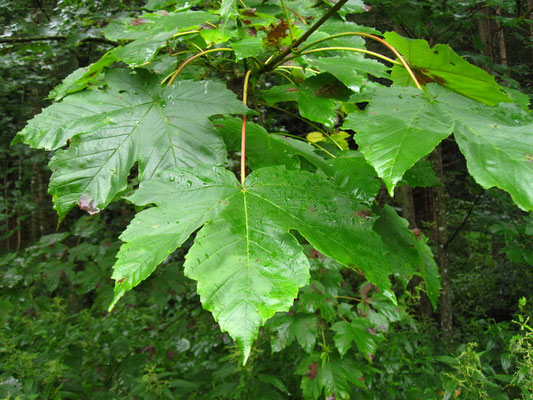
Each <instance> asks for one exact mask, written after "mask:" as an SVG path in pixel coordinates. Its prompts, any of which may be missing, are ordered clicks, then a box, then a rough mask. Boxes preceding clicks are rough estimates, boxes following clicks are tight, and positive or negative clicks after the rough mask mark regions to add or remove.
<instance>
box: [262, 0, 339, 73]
mask: <svg viewBox="0 0 533 400" xmlns="http://www.w3.org/2000/svg"><path fill="white" fill-rule="evenodd" d="M347 2H348V0H339V1H338V2H337V4H335V5H334V6H333V7H331V8H330V9H329V11H328V12H327V13H325V14H324V15H323V16H322V17H321V18H320V19H319V20H318V21H316V22H315V23H314V24H313V25H312V26H311V27H310V28H309V29H308V30H307V31H305V33H304V34H303V35H302V36H300V37H299V38H298V39H296V41H295V42H294V43H292V44H291V45H290V46H289V47H287V48H286V49H285V50H284V51H282V52H281V53H280V54H278V55H277V56H276V57H274V58H272V59H270V61H267V62H266V63H265V65H264V66H263V68H261V69H260V70H259V74H261V73H263V72H266V71H270V70H272V69H273V68H274V67H275V66H276V65H277V64H279V62H280V61H281V60H283V59H284V58H285V57H286V56H287V55H289V53H291V52H292V51H293V49H295V48H297V47H298V46H299V45H301V44H302V43H303V42H305V41H306V40H307V38H308V37H309V36H311V34H312V33H313V32H314V31H316V30H317V29H318V28H319V27H320V26H322V24H323V23H324V22H326V21H327V20H328V19H330V17H331V16H332V15H333V14H335V13H336V12H337V11H339V10H340V9H341V7H342V6H343V5H345V4H346V3H347Z"/></svg>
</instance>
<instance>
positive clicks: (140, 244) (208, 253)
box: [113, 166, 390, 360]
mask: <svg viewBox="0 0 533 400" xmlns="http://www.w3.org/2000/svg"><path fill="white" fill-rule="evenodd" d="M194 171H195V172H192V171H191V170H190V169H178V170H175V171H174V172H173V173H166V174H164V175H163V176H162V177H161V178H159V179H152V180H150V181H148V182H145V183H143V184H141V188H140V189H139V190H138V191H137V192H136V194H134V195H133V196H132V197H131V200H132V201H133V202H134V203H135V204H137V205H146V204H148V203H154V204H156V205H157V207H155V208H150V209H148V210H145V211H142V212H141V213H139V214H138V215H137V216H136V217H135V219H134V220H133V221H132V223H131V224H130V226H129V227H128V229H127V230H126V231H125V232H124V234H123V236H122V237H121V238H122V239H123V240H125V241H126V243H125V244H124V245H123V247H122V248H121V250H120V252H119V255H118V261H117V265H116V266H115V270H114V273H113V278H114V279H115V280H116V287H115V300H114V302H113V304H115V303H116V301H117V300H118V299H119V298H120V297H122V296H123V295H124V293H125V292H126V291H127V290H129V289H131V288H132V287H134V286H135V285H137V284H138V283H139V282H140V281H142V280H143V279H145V278H146V277H147V276H148V275H149V274H150V273H151V272H152V271H153V270H154V268H155V267H156V266H157V265H158V264H159V263H161V262H162V261H163V260H164V259H165V258H166V257H167V256H168V255H169V254H170V253H171V252H172V251H174V250H175V249H176V248H177V247H179V246H180V245H181V244H182V243H183V241H184V240H185V239H186V238H187V237H188V236H189V235H190V234H191V233H192V232H193V231H194V230H195V229H198V228H200V227H201V226H202V225H204V224H205V226H204V227H203V228H202V229H201V230H200V231H199V233H198V234H197V236H196V240H195V243H194V245H193V246H192V247H191V249H190V250H189V253H188V254H187V256H186V262H185V274H186V275H187V276H188V277H190V278H192V279H195V280H197V281H198V293H199V295H200V298H201V300H202V304H203V306H204V308H206V309H207V310H209V311H211V312H212V313H213V315H214V317H215V319H216V320H217V321H218V323H219V325H220V327H221V329H222V330H223V331H227V332H228V333H229V334H230V336H231V337H233V338H234V339H236V340H237V342H238V344H239V346H240V348H241V349H242V351H243V354H244V359H245V360H246V359H247V357H248V355H249V353H250V349H251V345H252V343H253V341H254V339H255V338H256V336H257V332H258V329H259V327H260V326H262V325H263V324H264V323H265V321H266V320H267V319H268V318H270V317H272V316H273V315H274V313H275V312H277V311H287V310H288V309H289V307H290V306H291V304H292V302H293V300H294V298H295V297H296V296H297V293H298V288H300V287H302V286H304V285H305V284H306V283H307V282H308V280H309V264H308V261H307V258H306V257H305V255H304V253H303V251H302V248H301V246H300V245H299V243H298V241H297V240H296V239H295V238H294V237H293V236H292V235H291V233H290V231H291V230H292V229H295V230H297V231H299V232H300V234H302V235H303V236H304V237H305V238H306V239H307V240H308V241H309V242H310V243H311V244H312V245H313V246H314V247H315V248H316V249H317V250H319V251H320V252H321V253H323V254H325V255H327V256H331V257H333V258H335V259H337V260H338V261H340V262H341V263H343V264H344V265H347V266H349V267H352V268H358V269H359V270H360V271H362V272H363V273H365V274H366V276H367V278H368V279H369V280H370V281H371V282H373V283H375V284H376V285H377V286H379V287H380V288H381V289H382V290H384V291H385V292H386V293H390V291H389V288H390V281H389V280H388V274H389V273H390V266H389V260H388V258H387V257H386V248H385V246H384V244H383V243H382V241H381V239H380V237H379V236H378V235H377V234H376V233H375V232H374V231H373V230H372V221H373V218H371V217H368V216H366V215H359V214H358V210H360V209H361V206H360V205H359V203H358V201H357V199H356V198H355V197H354V196H353V195H351V194H349V193H346V192H344V191H342V190H340V189H339V188H337V187H336V186H335V185H333V184H332V183H330V182H329V181H328V180H326V179H325V178H324V177H321V176H319V175H315V174H311V173H308V172H304V171H289V170H286V169H285V168H282V167H270V168H262V169H258V170H256V171H254V173H252V174H251V175H250V176H248V177H247V178H246V182H245V187H244V188H241V187H240V185H239V183H238V181H237V180H236V179H235V178H234V177H232V176H231V174H230V173H229V172H227V171H225V170H223V169H220V168H215V167H200V166H199V167H196V168H195V170H194ZM177 204H179V205H180V206H179V207H176V205H177ZM206 222H207V223H206Z"/></svg>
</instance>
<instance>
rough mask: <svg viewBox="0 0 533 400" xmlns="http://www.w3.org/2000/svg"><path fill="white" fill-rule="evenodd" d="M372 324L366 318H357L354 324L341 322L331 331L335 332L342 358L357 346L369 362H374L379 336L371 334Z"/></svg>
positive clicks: (336, 342) (336, 344)
mask: <svg viewBox="0 0 533 400" xmlns="http://www.w3.org/2000/svg"><path fill="white" fill-rule="evenodd" d="M370 328H372V324H371V323H370V321H369V320H368V319H366V318H356V319H354V320H352V322H350V323H348V322H345V321H339V322H336V323H335V324H333V326H332V327H331V329H332V330H333V331H334V332H335V336H334V337H333V340H334V341H335V347H337V350H339V353H340V354H341V356H344V355H345V354H346V353H347V352H348V350H350V349H351V348H352V346H353V344H355V345H356V346H357V349H358V350H359V351H360V352H361V353H363V354H364V355H365V358H366V359H367V360H372V358H373V356H374V355H375V354H376V350H377V343H376V340H375V339H376V338H378V337H377V336H375V335H373V334H372V333H370V331H369V329H370Z"/></svg>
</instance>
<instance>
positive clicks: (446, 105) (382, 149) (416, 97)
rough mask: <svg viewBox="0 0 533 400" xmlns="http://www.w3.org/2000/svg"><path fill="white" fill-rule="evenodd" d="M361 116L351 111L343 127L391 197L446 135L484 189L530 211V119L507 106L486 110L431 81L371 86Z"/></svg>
mask: <svg viewBox="0 0 533 400" xmlns="http://www.w3.org/2000/svg"><path fill="white" fill-rule="evenodd" d="M366 99H368V100H370V104H369V106H368V107H367V109H366V110H365V112H354V113H351V114H350V115H349V117H348V119H347V121H346V122H345V124H344V127H345V128H350V129H353V130H355V131H356V132H357V134H356V135H355V136H354V138H355V141H356V142H357V144H358V145H359V146H360V148H359V150H360V151H361V152H362V153H363V154H364V156H365V158H366V159H367V161H368V162H369V163H370V164H371V165H372V166H373V167H374V168H375V169H376V171H377V173H378V175H379V176H380V177H381V178H382V179H383V180H384V181H385V184H386V185H387V189H388V190H389V193H391V195H392V194H393V191H394V187H395V186H396V184H397V183H398V182H399V181H400V179H401V178H402V176H403V175H404V173H405V172H406V171H407V170H408V169H409V168H411V167H412V166H413V165H414V164H415V163H416V162H417V161H418V160H419V159H420V158H422V157H424V156H425V155H427V154H428V153H430V152H431V150H433V148H434V147H435V146H436V145H437V144H438V143H439V142H440V141H441V140H442V139H444V138H445V137H447V136H448V135H449V134H450V133H451V132H454V136H455V139H456V141H457V143H458V145H459V148H460V149H461V151H462V152H463V154H464V155H465V158H466V161H467V166H468V170H469V171H470V173H471V174H472V176H473V177H474V178H475V179H476V181H477V182H478V183H479V184H480V185H481V186H483V187H484V188H490V187H493V186H496V187H498V188H500V189H503V190H505V191H507V192H508V193H509V194H510V195H511V197H512V198H513V200H514V202H515V203H516V204H517V205H518V206H519V207H520V208H522V209H523V210H526V211H528V210H532V209H533V187H532V185H531V183H530V182H531V176H533V162H532V161H531V160H532V158H533V156H532V154H533V134H532V132H533V118H531V116H530V115H529V113H528V112H526V111H524V110H522V109H520V108H518V107H516V106H512V105H505V104H500V105H498V106H492V107H491V106H487V105H485V104H482V103H480V102H477V101H475V100H472V99H469V98H467V97H465V96H461V95H459V94H457V93H454V92H452V91H450V90H447V89H445V88H443V87H441V86H440V85H437V84H435V83H432V84H428V85H427V86H426V92H422V91H420V90H416V89H415V88H412V87H398V86H391V87H389V88H376V89H374V90H373V91H372V92H369V93H367V95H366Z"/></svg>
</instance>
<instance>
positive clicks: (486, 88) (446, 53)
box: [385, 32, 512, 105]
mask: <svg viewBox="0 0 533 400" xmlns="http://www.w3.org/2000/svg"><path fill="white" fill-rule="evenodd" d="M385 40H387V41H388V42H389V43H390V44H392V45H393V46H394V47H395V48H396V49H397V50H398V51H399V52H400V53H401V54H402V55H403V56H404V57H405V59H406V61H407V63H408V64H409V65H410V66H411V67H412V68H413V69H414V71H415V73H416V75H417V77H418V78H419V80H420V82H421V83H422V84H426V83H429V82H436V83H438V84H440V85H442V86H444V87H447V88H449V89H451V90H453V91H455V92H457V93H460V94H462V95H463V96H466V97H470V98H472V99H474V100H477V101H480V102H482V103H485V104H488V105H495V104H498V103H501V102H512V100H511V98H510V97H509V95H508V94H507V92H506V90H505V89H504V88H503V87H502V86H500V85H498V84H497V83H496V80H495V79H494V77H493V76H492V75H490V74H488V73H487V72H485V71H483V70H482V69H481V68H479V67H476V66H475V65H472V64H470V63H469V62H467V61H465V60H464V59H463V58H462V57H460V56H458V55H457V54H456V53H455V52H454V51H453V50H452V48H451V47H450V46H448V45H446V44H437V45H435V46H433V47H429V44H428V42H426V41H425V40H422V39H407V38H404V37H402V36H400V35H398V34H397V33H396V32H387V33H385ZM392 77H393V80H394V83H395V84H399V85H408V84H412V81H411V80H410V79H411V78H410V77H409V75H408V74H407V71H406V70H405V68H403V67H399V66H394V67H393V69H392Z"/></svg>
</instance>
